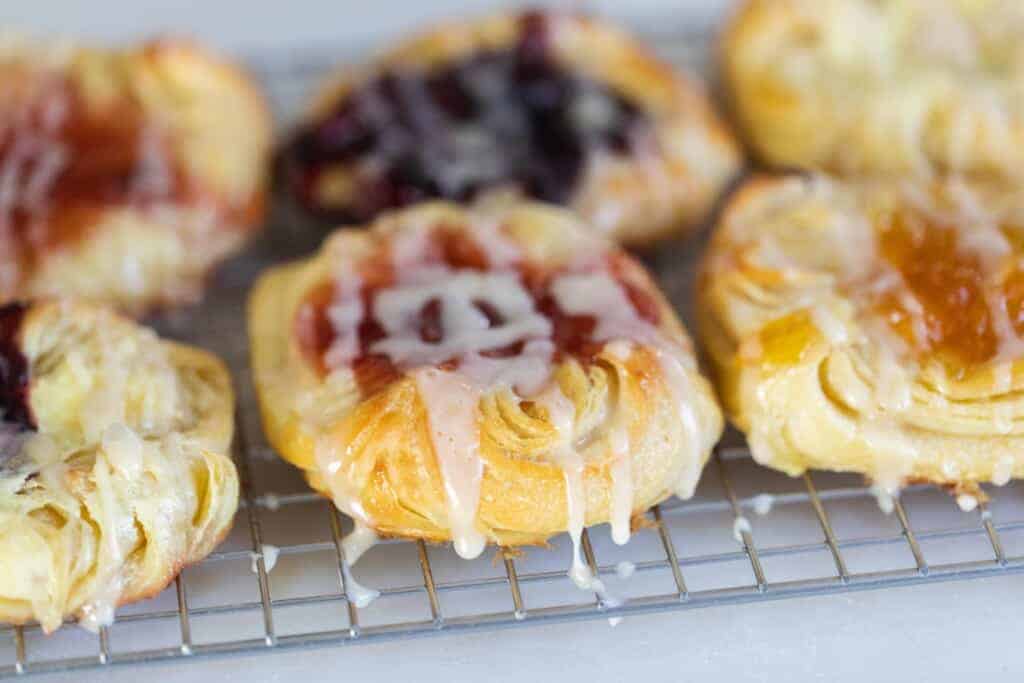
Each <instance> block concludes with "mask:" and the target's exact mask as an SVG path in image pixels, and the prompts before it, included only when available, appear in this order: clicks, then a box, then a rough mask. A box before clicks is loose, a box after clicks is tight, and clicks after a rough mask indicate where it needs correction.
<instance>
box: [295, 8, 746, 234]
mask: <svg viewBox="0 0 1024 683" xmlns="http://www.w3.org/2000/svg"><path fill="white" fill-rule="evenodd" d="M286 157H287V166H288V168H289V173H288V175H289V178H290V184H291V186H292V189H293V191H294V193H295V196H296V197H297V198H298V200H299V202H300V203H301V204H303V205H304V206H305V207H306V208H307V209H310V210H312V211H313V212H314V213H316V214H319V215H321V216H323V217H325V218H327V219H328V220H330V221H333V222H334V223H352V224H357V223H363V222H366V221H369V220H370V219H372V218H373V217H374V216H376V215H377V214H378V213H380V212H381V211H383V210H387V209H391V208H395V207H401V206H407V205H410V204H413V203H415V202H417V201H422V200H424V199H449V200H456V201H465V200H469V199H474V198H479V197H480V196H481V195H485V194H490V193H496V192H497V193H506V192H511V193H514V194H520V195H524V196H526V197H529V198H531V199H537V200H542V201H546V202H552V203H557V204H560V205H564V206H568V207H570V208H572V209H574V210H575V211H577V212H579V213H581V214H582V215H583V216H584V217H586V219H587V221H588V223H590V224H592V225H593V226H594V227H596V228H597V229H599V230H600V231H602V232H604V233H605V234H608V235H610V236H612V237H613V238H614V239H616V240H618V241H621V242H626V243H630V244H644V243H648V242H650V241H653V240H655V239H657V238H660V237H665V236H668V235H672V234H677V233H680V232H685V231H686V230H687V229H688V228H693V227H695V225H696V224H697V223H698V222H699V221H700V220H701V219H702V218H703V217H704V216H705V215H706V213H707V211H708V209H709V208H710V206H711V204H712V202H713V201H714V200H715V198H716V197H717V195H718V193H719V192H720V191H721V190H722V188H723V187H724V185H725V184H726V183H727V182H728V181H729V180H730V179H731V178H732V176H733V175H734V174H735V173H736V172H737V170H738V168H739V165H740V157H739V153H738V150H737V147H736V145H735V143H734V141H733V138H732V136H731V134H730V133H729V132H728V130H727V129H726V128H725V126H724V124H723V123H722V122H721V121H720V120H719V118H718V117H717V116H716V114H715V113H714V111H713V110H712V107H711V104H710V103H709V101H708V99H707V97H706V95H705V94H704V92H703V89H702V88H701V87H700V85H699V84H698V83H697V82H696V81H695V80H694V79H691V78H689V77H687V76H684V75H682V74H678V73H675V72H673V70H672V69H671V67H669V66H668V65H666V64H664V63H662V62H660V61H659V60H657V59H656V58H654V57H653V56H652V55H650V54H649V53H648V52H647V51H646V50H645V49H644V48H643V46H641V45H640V44H639V43H638V42H637V41H636V40H634V39H633V38H631V37H630V36H628V35H626V34H625V33H623V32H621V31H619V30H618V29H616V28H614V27H612V26H609V25H606V24H604V23H602V22H600V21H596V20H593V19H588V18H585V17H581V16H578V15H574V14H562V13H541V12H528V13H525V14H522V15H501V16H494V17H489V18H485V19H479V20H473V21H466V22H459V23H451V24H447V25H444V26H440V27H438V28H435V29H433V30H430V31H427V32H425V33H423V34H422V35H419V36H416V37H413V38H411V39H409V40H407V41H405V42H403V43H401V44H399V45H398V46H397V47H395V48H393V49H392V50H390V51H389V52H388V53H386V54H384V55H383V56H382V57H380V58H379V59H377V60H375V61H374V62H372V63H369V64H367V65H365V66H362V67H356V68H345V69H343V70H341V71H340V72H339V74H338V75H337V76H336V77H335V78H333V79H332V80H331V82H330V83H328V84H327V85H326V86H325V87H324V89H323V91H322V92H321V93H320V95H319V96H318V97H317V98H316V99H315V101H314V104H313V106H312V107H311V111H310V114H309V116H308V118H307V120H306V122H305V123H304V124H303V125H302V126H300V128H299V130H298V131H297V132H296V134H295V137H294V139H293V140H292V142H291V144H290V145H289V148H288V150H287V154H286Z"/></svg>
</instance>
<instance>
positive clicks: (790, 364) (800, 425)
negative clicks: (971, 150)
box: [698, 176, 1024, 492]
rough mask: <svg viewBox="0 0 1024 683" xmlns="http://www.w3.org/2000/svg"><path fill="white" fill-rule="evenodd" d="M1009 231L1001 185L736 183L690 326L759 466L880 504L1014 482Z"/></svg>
mask: <svg viewBox="0 0 1024 683" xmlns="http://www.w3.org/2000/svg"><path fill="white" fill-rule="evenodd" d="M1022 218H1024V204H1022V203H1021V201H1020V197H1019V194H1018V193H1016V192H1014V191H1012V190H1011V189H1008V188H1005V187H1000V186H998V185H995V186H993V185H984V184H968V183H964V182H962V181H958V180H947V181H934V182H927V183H915V182H910V181H902V182H892V181H863V182H858V183H840V182H838V181H833V180H828V179H825V178H822V177H797V176H790V177H782V178H768V177H760V178H755V179H753V180H751V181H750V182H748V183H746V184H745V185H744V186H743V187H742V188H741V189H740V190H739V191H738V192H737V193H736V194H735V195H734V196H733V198H732V199H731V201H730V202H729V204H728V206H727V208H726V210H725V212H724V214H723V216H722V219H721V222H720V224H719V226H718V227H717V229H716V233H715V235H714V237H713V239H712V244H711V247H710V249H709V251H708V253H707V255H706V257H705V261H704V267H703V271H702V273H701V276H700V280H699V283H698V321H699V324H700V330H701V336H702V342H703V346H704V348H705V349H706V350H707V352H708V355H709V357H710V358H711V360H712V361H713V366H714V369H715V375H716V380H717V387H718V390H719V395H720V396H721V398H722V400H723V403H724V405H725V407H726V410H727V412H728V414H729V415H730V418H731V419H732V420H733V421H734V422H735V424H736V425H737V426H738V427H739V428H740V429H742V430H743V431H744V432H746V434H747V436H748V439H749V441H750V444H751V450H752V452H753V454H754V457H755V459H757V460H758V462H760V463H762V464H765V465H768V466H770V467H775V468H777V469H780V470H783V471H785V472H787V473H788V474H791V475H797V474H800V473H802V472H803V471H805V470H806V469H810V468H818V469H829V470H838V471H849V472H859V473H863V474H865V475H866V476H867V477H868V478H870V479H872V480H873V481H874V482H875V483H876V484H878V485H879V486H881V487H882V488H884V489H887V490H889V491H890V492H892V491H893V490H895V489H896V488H897V487H898V486H900V485H902V484H906V483H908V482H911V481H918V482H931V483H936V484H942V485H947V486H951V487H954V488H956V489H958V490H962V491H974V490H976V487H977V485H978V484H979V483H983V482H996V483H999V484H1002V483H1006V482H1007V481H1008V480H1009V479H1010V478H1011V477H1014V476H1020V475H1021V474H1022V473H1024V457H1022V456H1021V453H1022V450H1021V446H1022V445H1024V441H1022V434H1024V432H1022V429H1021V426H1020V425H1021V423H1020V417H1021V415H1022V414H1024V404H1022V403H1021V401H1020V394H1019V389H1020V388H1021V382H1022V381H1024V372H1022V370H1021V368H1020V365H1021V363H1020V358H1021V354H1020V351H1019V348H1020V347H1018V346H1017V339H1018V338H1019V335H1020V333H1021V330H1018V329H1016V328H1015V326H1014V325H1011V326H1010V327H1005V326H1003V325H1002V324H1001V323H1000V322H999V320H1000V315H1001V314H1000V313H999V311H1000V310H1005V311H1006V312H1007V313H1009V315H1010V316H1015V315H1016V314H1015V313H1014V311H1017V310H1019V307H1020V305H1021V290H1020V289H1019V285H1018V284H1017V283H1018V282H1019V275H1018V274H1017V271H1016V266H1012V267H1009V268H1004V265H1006V264H1010V263H1012V262H1015V260H1019V253H1020V252H1019V245H1020V244H1021V242H1020V234H1021V233H1020V230H1021V226H1024V221H1022ZM907 255H909V260H908V259H907V258H906V256H907ZM1013 319H1015V318H1013ZM967 329H970V330H973V332H970V333H968V332H965V330H967Z"/></svg>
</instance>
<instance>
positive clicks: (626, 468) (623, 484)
mask: <svg viewBox="0 0 1024 683" xmlns="http://www.w3.org/2000/svg"><path fill="white" fill-rule="evenodd" d="M620 419H621V418H620ZM608 439H609V445H610V446H611V451H612V467H611V474H612V493H611V528H612V540H613V541H614V542H615V543H616V545H625V544H626V543H628V542H629V535H630V527H629V525H630V518H631V517H632V514H633V459H632V453H631V451H630V443H629V430H628V429H627V427H626V426H625V425H623V424H621V423H620V424H616V425H615V426H614V427H612V429H611V430H610V431H609V432H608Z"/></svg>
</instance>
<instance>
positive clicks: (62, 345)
mask: <svg viewBox="0 0 1024 683" xmlns="http://www.w3.org/2000/svg"><path fill="white" fill-rule="evenodd" d="M232 405H233V397H232V390H231V383H230V380H229V378H228V374H227V371H226V370H225V368H224V366H223V365H222V364H221V363H220V361H219V360H217V359H216V358H214V357H213V356H210V355H209V354H207V353H205V352H203V351H200V350H198V349H194V348H189V347H186V346H181V345H179V344H175V343H172V342H163V341H160V340H159V339H157V337H156V336H155V335H154V334H153V333H152V332H151V331H149V330H147V329H144V328H141V327H138V326H137V325H135V324H134V323H132V322H130V321H128V320H126V319H124V318H121V317H119V316H117V315H115V314H114V313H111V312H110V311H109V310H108V309H105V308H97V307H92V306H91V305H86V304H81V303H72V302H70V301H49V302H37V303H33V304H28V305H25V304H18V303H14V304H8V305H6V306H4V307H2V308H0V418H2V419H0V621H3V622H8V623H16V624H21V623H25V622H27V621H29V620H31V619H35V620H38V622H39V623H40V624H41V625H42V628H43V630H44V631H47V632H50V631H53V630H54V629H56V628H57V627H59V626H60V624H61V622H62V620H63V618H64V617H67V616H75V617H77V618H78V620H79V623H81V624H82V625H84V626H86V627H88V628H91V629H95V628H98V627H100V626H103V625H106V624H109V623H110V622H111V620H112V619H113V612H114V608H115V607H116V606H117V605H120V604H123V603H126V602H131V601H133V600H140V599H143V598H146V597H149V596H151V595H154V594H155V593H157V592H158V591H160V590H162V589H163V588H164V586H166V585H167V584H168V582H170V581H171V580H172V579H173V578H174V577H175V576H176V575H177V573H178V572H179V571H181V569H182V567H184V566H185V565H186V564H189V563H191V562H195V561H197V560H199V559H201V558H203V557H205V556H206V555H207V554H208V553H209V552H210V551H211V550H212V549H213V547H214V546H215V545H216V544H217V543H218V541H219V540H220V539H221V538H222V537H223V536H224V535H225V534H226V533H227V531H228V529H229V528H230V526H231V522H232V519H233V517H234V513H235V508H236V507H237V503H238V478H237V475H236V473H235V468H234V465H233V464H232V462H231V460H230V459H229V458H228V457H227V456H226V455H225V454H226V452H227V448H228V446H229V443H230V441H231V435H232V429H233V421H232V419H233V414H232Z"/></svg>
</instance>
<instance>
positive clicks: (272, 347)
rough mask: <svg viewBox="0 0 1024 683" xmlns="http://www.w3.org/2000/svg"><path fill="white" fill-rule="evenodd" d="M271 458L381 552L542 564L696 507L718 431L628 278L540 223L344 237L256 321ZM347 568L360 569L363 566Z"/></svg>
mask: <svg viewBox="0 0 1024 683" xmlns="http://www.w3.org/2000/svg"><path fill="white" fill-rule="evenodd" d="M249 317H250V339H251V340H252V354H253V369H254V373H255V382H256V387H257V391H258V394H259V397H260V402H261V406H262V412H263V420H264V427H265V429H266V432H267V435H268V436H269V438H270V442H271V443H272V444H273V445H274V446H275V447H276V448H277V449H278V450H279V452H280V453H281V454H282V455H283V456H284V457H285V458H286V459H288V460H289V461H291V462H292V463H294V464H296V465H298V466H299V467H301V468H302V469H303V470H304V471H305V474H306V477H307V478H308V480H309V482H310V484H311V485H312V486H313V487H314V488H315V489H317V490H318V491H320V492H322V493H324V494H326V495H329V496H331V497H332V498H333V500H334V502H335V503H336V504H337V506H338V507H339V508H340V509H341V510H342V511H344V512H345V513H347V514H348V515H350V516H352V517H353V518H355V520H356V522H357V523H358V524H359V525H361V526H362V528H363V530H364V531H365V529H366V528H369V529H371V530H373V531H375V532H376V533H379V534H383V535H386V536H403V537H413V538H423V539H429V540H432V541H447V540H453V541H454V544H455V549H456V551H457V552H458V553H459V554H460V555H462V556H463V557H475V556H476V555H478V554H479V553H480V552H481V551H482V550H483V548H484V546H485V544H486V543H496V544H500V545H504V546H514V545H520V544H535V543H543V542H544V541H545V539H547V538H548V537H549V536H551V535H553V534H556V533H559V532H562V531H567V530H568V531H569V532H570V534H572V536H573V539H574V541H575V542H576V544H577V547H576V550H577V552H576V555H575V562H574V569H573V573H572V575H573V577H574V579H576V580H577V581H578V582H579V583H581V585H583V584H588V585H589V583H590V579H591V578H592V577H589V576H588V574H587V570H586V568H585V566H584V565H583V564H582V563H581V562H580V559H579V552H578V551H579V547H578V543H579V539H580V532H581V531H582V529H583V526H584V525H590V524H598V523H602V522H610V523H611V525H612V530H613V537H614V538H615V539H616V540H617V541H618V542H623V543H624V542H625V541H626V540H627V539H628V537H629V531H630V519H631V517H632V516H633V515H636V514H639V513H641V512H642V511H644V510H646V509H647V508H648V507H650V506H651V505H654V504H655V503H657V502H659V501H661V500H663V499H665V498H666V497H668V496H669V495H671V494H672V493H677V494H678V495H680V496H683V497H687V496H689V495H691V494H692V493H693V490H694V487H695V486H696V483H697V479H698V477H699V475H700V471H701V467H702V465H703V464H704V462H705V461H706V459H707V457H708V454H709V452H710V449H711V447H712V445H713V444H714V443H715V441H716V440H717V439H718V436H719V435H720V433H721V429H722V418H721V414H720V412H719V409H718V407H717V405H716V403H715V401H714V398H713V397H712V394H711V391H710V388H709V385H708V383H707V382H706V380H705V379H704V378H703V377H702V376H701V375H700V374H699V372H698V371H697V368H696V364H695V362H694V356H693V353H692V351H691V347H690V341H689V340H688V338H687V337H686V335H685V333H684V331H683V329H682V327H681V325H680V324H679V322H678V320H677V319H676V316H675V314H674V313H673V311H672V309H671V308H670V307H669V305H668V303H667V302H666V301H665V299H664V298H663V297H662V295H661V294H660V293H659V292H658V291H657V289H656V288H655V286H654V284H653V283H652V281H651V279H650V278H649V276H648V275H647V273H646V272H645V271H644V270H643V269H642V268H641V267H640V266H639V265H638V264H637V262H636V261H634V260H633V259H631V258H630V257H628V256H626V255H625V254H624V253H622V252H621V251H618V250H616V249H614V248H612V247H611V246H609V244H608V243H607V242H605V241H604V240H603V239H602V238H599V237H597V236H596V235H595V234H594V233H593V231H591V230H590V229H589V226H587V225H586V224H585V223H584V222H582V221H581V220H579V219H578V218H577V217H575V216H574V215H573V214H571V213H568V212H565V211H563V210H561V209H557V208H553V207H548V206H545V205H541V204H531V203H520V204H516V205H508V204H504V203H503V204H501V208H497V207H495V206H491V207H486V208H474V209H460V208H457V207H456V206H455V205H452V204H448V203H429V204H423V205H421V206H420V207H417V208H414V209H408V210H405V211H402V212H395V213H390V214H387V215H385V216H384V217H382V218H380V219H378V220H377V221H376V222H375V223H373V224H372V225H371V226H369V228H368V229H361V230H355V229H352V230H342V231H339V232H337V233H336V234H335V235H334V236H332V237H331V238H330V239H329V240H328V241H327V243H326V244H325V245H324V247H323V249H322V251H321V252H320V253H319V254H318V255H317V256H316V257H314V258H312V259H310V260H308V261H303V262H299V263H295V264H293V265H288V266H283V267H279V268H277V269H274V270H272V271H270V272H269V273H268V274H266V275H265V276H264V277H263V278H262V279H261V280H260V281H259V282H258V284H257V285H256V288H255V289H254V291H253V294H252V298H251V300H250V307H249ZM349 560H350V561H352V560H353V558H351V557H350V558H349Z"/></svg>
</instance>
